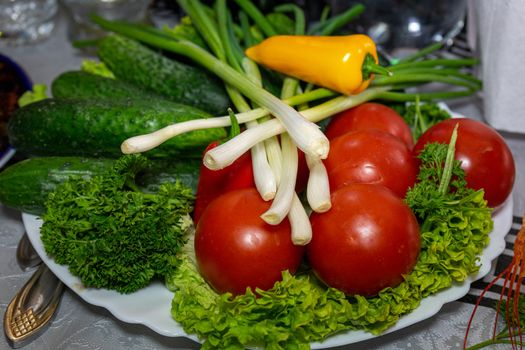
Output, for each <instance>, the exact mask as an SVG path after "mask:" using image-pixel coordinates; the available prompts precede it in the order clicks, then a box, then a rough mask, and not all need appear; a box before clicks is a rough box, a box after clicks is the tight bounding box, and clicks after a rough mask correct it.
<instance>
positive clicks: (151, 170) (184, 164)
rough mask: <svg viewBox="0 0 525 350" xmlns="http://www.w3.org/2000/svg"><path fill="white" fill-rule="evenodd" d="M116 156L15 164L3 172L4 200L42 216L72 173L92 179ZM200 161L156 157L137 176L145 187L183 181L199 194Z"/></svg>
mask: <svg viewBox="0 0 525 350" xmlns="http://www.w3.org/2000/svg"><path fill="white" fill-rule="evenodd" d="M114 162H115V160H114V159H108V158H83V157H40V158H29V159H25V160H23V161H20V162H18V163H15V164H13V165H11V166H9V167H8V168H6V169H4V170H3V171H2V172H0V203H2V204H3V205H5V206H8V207H11V208H14V209H18V210H20V211H23V212H26V213H30V214H36V215H40V214H43V213H44V211H45V206H44V202H45V200H46V198H47V196H48V194H49V193H50V192H51V191H53V190H54V189H55V188H56V187H57V186H58V185H60V184H62V183H63V182H65V181H66V180H68V179H69V178H71V177H72V176H80V177H83V178H85V179H89V178H91V177H93V176H96V175H101V174H103V173H104V172H106V171H108V170H109V169H111V167H112V166H113V165H114ZM199 166H200V161H199V160H197V159H185V160H171V159H170V160H169V161H168V160H153V161H151V162H149V164H148V166H147V168H146V169H144V170H143V171H142V172H140V173H139V174H138V175H137V178H136V183H137V185H138V186H139V188H140V189H141V190H143V191H144V192H148V193H154V192H156V191H157V190H158V188H159V186H160V185H161V184H162V183H175V182H176V181H180V182H181V183H182V184H184V185H186V186H188V187H189V188H191V189H192V190H193V192H194V193H195V189H196V187H197V181H198V175H199Z"/></svg>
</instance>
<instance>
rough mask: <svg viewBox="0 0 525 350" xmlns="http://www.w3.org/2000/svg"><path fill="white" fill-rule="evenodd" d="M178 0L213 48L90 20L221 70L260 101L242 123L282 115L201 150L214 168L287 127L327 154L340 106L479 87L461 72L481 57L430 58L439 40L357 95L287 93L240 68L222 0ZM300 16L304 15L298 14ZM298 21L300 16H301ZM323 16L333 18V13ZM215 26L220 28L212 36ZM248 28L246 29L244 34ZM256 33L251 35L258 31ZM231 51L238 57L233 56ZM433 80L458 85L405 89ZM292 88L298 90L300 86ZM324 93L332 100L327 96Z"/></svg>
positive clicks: (167, 132)
mask: <svg viewBox="0 0 525 350" xmlns="http://www.w3.org/2000/svg"><path fill="white" fill-rule="evenodd" d="M236 1H237V3H238V5H239V7H241V9H242V10H244V11H243V12H241V14H242V15H239V18H241V19H243V21H244V25H245V26H246V21H247V17H248V18H249V19H251V20H252V21H253V22H255V23H256V25H257V27H258V28H260V30H261V31H263V32H264V33H265V35H266V36H269V35H275V30H274V29H273V28H272V27H271V25H269V23H268V21H266V20H265V18H264V16H262V15H261V14H260V12H258V10H257V9H256V7H254V6H253V4H252V3H251V2H250V1H248V0H236ZM180 3H181V5H182V7H183V8H185V10H187V13H188V14H189V15H190V18H191V20H192V23H193V24H194V26H195V27H196V29H197V30H198V31H199V32H200V33H201V35H202V34H203V33H206V35H207V37H208V35H210V36H209V39H208V45H209V47H210V48H211V50H212V51H213V52H214V53H215V54H212V53H210V52H209V51H207V50H206V49H203V48H201V47H199V46H197V45H195V44H194V43H192V42H190V41H188V40H184V39H180V38H176V37H174V36H171V35H169V34H167V33H166V32H164V31H162V30H159V29H156V28H152V27H148V26H144V25H137V24H130V23H126V22H121V21H109V20H106V19H103V18H101V17H97V16H94V17H93V18H92V19H93V21H94V22H95V23H97V24H98V25H100V26H101V27H102V28H104V29H106V30H108V31H111V32H114V33H117V34H120V35H123V36H127V37H129V38H132V39H135V40H138V41H141V42H143V43H145V44H148V45H150V46H153V47H157V48H159V49H163V50H166V51H170V52H173V53H176V54H178V55H181V56H184V57H187V58H189V59H191V60H193V61H194V62H195V63H197V64H200V65H202V66H203V67H204V68H205V69H208V70H209V71H211V72H213V73H214V74H216V75H217V76H218V77H220V78H221V79H222V80H223V81H224V82H225V84H226V85H227V86H229V87H230V88H231V89H235V90H236V92H235V94H237V95H240V93H242V95H244V96H246V97H247V98H248V99H249V100H251V101H252V103H253V105H254V106H258V107H257V108H253V109H251V110H245V109H246V108H243V110H245V111H240V113H238V114H237V118H238V121H239V123H247V122H251V121H254V120H258V119H260V118H265V117H266V118H267V116H268V115H272V116H274V117H276V118H277V119H275V118H272V119H268V118H267V119H262V120H263V121H262V122H261V123H259V124H258V125H254V127H252V128H248V129H247V130H246V131H244V132H243V133H241V134H240V135H238V136H237V137H235V138H233V139H232V140H229V141H228V142H225V143H224V144H222V145H220V146H219V147H216V148H214V149H213V150H212V151H211V152H208V153H207V154H206V156H205V157H204V164H205V165H206V166H207V167H209V168H210V169H220V168H224V167H226V166H228V165H229V164H231V163H232V162H233V161H235V159H237V157H239V156H240V155H242V154H243V153H244V152H246V151H247V150H249V149H251V148H252V147H253V146H254V145H256V144H257V143H259V142H262V141H264V140H266V139H267V138H270V137H273V136H276V135H279V134H281V133H283V132H287V133H288V134H289V135H290V136H291V137H292V139H293V140H294V142H295V144H296V145H297V146H298V147H299V148H300V149H301V150H302V151H303V152H305V154H306V155H309V156H310V157H317V158H324V157H326V156H327V154H328V150H329V144H328V142H327V139H326V138H325V137H324V135H319V134H320V133H321V134H322V132H321V131H320V129H319V127H318V126H317V125H316V124H315V123H317V122H319V121H322V120H324V119H326V118H329V117H331V116H333V115H334V114H336V113H339V112H341V111H344V110H346V109H348V108H352V107H355V106H357V105H359V104H362V103H364V102H367V101H371V100H383V101H394V102H407V101H408V102H411V101H414V100H415V98H416V97H417V98H419V99H420V100H421V101H431V100H435V99H449V98H458V97H463V96H469V95H471V94H473V93H474V92H475V91H478V90H479V89H480V87H481V82H480V81H479V80H478V79H476V78H474V77H473V76H471V75H469V74H466V73H464V72H462V68H464V67H469V66H472V65H475V64H477V63H478V61H477V60H474V59H427V58H426V57H427V55H429V54H431V53H432V52H433V51H435V50H437V49H439V47H440V46H439V45H432V46H431V47H429V48H424V49H422V50H421V51H420V53H419V54H416V55H414V56H412V57H409V58H407V59H406V60H400V61H399V62H398V63H397V64H393V65H390V66H388V67H386V68H387V69H388V70H389V71H390V72H392V73H393V75H391V76H388V75H387V76H375V78H374V80H373V81H372V84H371V86H370V87H369V88H368V89H367V90H365V91H363V92H362V93H360V94H357V95H352V96H344V95H340V94H337V93H335V92H333V91H329V90H327V89H324V88H317V89H314V90H312V91H308V92H307V93H304V94H300V95H295V96H293V97H290V98H288V99H284V100H282V99H279V98H277V97H276V96H274V95H272V94H271V93H270V92H268V91H267V90H265V89H264V88H262V87H261V86H259V85H258V84H256V83H254V82H253V81H252V79H250V77H249V76H247V74H245V73H243V72H242V71H241V70H239V67H238V61H239V57H242V58H244V55H243V52H242V50H241V49H239V43H238V42H237V40H236V38H235V34H234V33H232V32H233V30H232V29H231V28H230V29H229V30H228V29H227V28H223V26H217V23H218V20H220V21H221V23H224V18H223V19H222V20H221V16H226V18H227V21H230V20H231V18H232V16H231V14H229V13H228V12H226V14H225V13H224V11H226V10H225V4H221V2H220V1H219V2H217V4H216V7H217V8H218V9H219V10H220V11H222V12H217V14H218V15H217V16H216V17H215V18H212V17H211V16H208V15H203V13H205V11H206V9H205V7H204V5H202V6H201V5H200V2H199V1H180ZM254 9H255V10H254ZM284 9H285V10H288V11H289V10H290V8H286V7H285V8H284ZM281 10H282V8H281ZM221 13H222V14H221ZM298 21H299V22H300V21H301V19H299V20H298ZM298 21H297V20H296V23H297V22H298ZM325 22H328V20H327V21H325ZM241 25H242V23H241ZM338 26H339V25H338ZM217 28H219V29H220V30H218V31H216V30H215V29H217ZM323 28H324V29H323V30H322V32H323V33H330V31H329V30H328V29H326V28H330V26H328V25H326V26H325V27H323ZM332 28H337V26H332ZM243 32H244V31H243ZM211 33H215V34H213V35H212V34H211ZM246 35H249V34H248V33H247V34H246ZM251 40H252V41H251V42H253V38H251ZM247 42H250V40H249V39H248V40H247ZM232 57H237V58H236V59H231V58H232ZM436 82H437V83H441V84H444V85H446V86H449V87H454V88H455V89H451V90H449V89H447V90H446V91H442V90H440V91H429V92H406V91H405V89H407V88H409V87H419V86H422V85H424V84H427V83H436ZM297 83H298V82H297ZM295 91H296V92H297V91H299V90H298V89H296V90H295ZM326 98H330V99H329V100H327V101H326ZM321 99H322V100H323V101H324V102H322V103H320V104H317V105H316V106H314V107H311V108H307V109H304V110H301V112H300V113H299V112H298V111H297V110H296V109H295V108H293V106H296V105H300V104H305V103H311V102H314V101H315V102H318V101H319V100H321ZM239 100H240V98H239ZM229 120H230V119H229V117H228V116H224V117H219V118H211V119H209V120H195V121H191V122H185V123H181V125H174V126H169V127H167V128H164V129H162V130H159V131H158V132H155V133H152V134H148V135H140V136H138V137H135V138H131V139H128V140H126V141H125V142H124V144H123V145H122V149H123V151H124V152H125V153H135V152H144V151H146V150H148V149H151V147H156V145H158V144H160V143H162V142H164V141H166V140H167V139H169V138H170V137H174V136H176V135H178V134H180V133H182V132H188V131H191V130H197V129H203V128H209V127H217V126H228V125H229Z"/></svg>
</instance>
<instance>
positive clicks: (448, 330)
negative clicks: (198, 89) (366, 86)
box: [0, 13, 525, 350]
mask: <svg viewBox="0 0 525 350" xmlns="http://www.w3.org/2000/svg"><path fill="white" fill-rule="evenodd" d="M66 32H67V25H66V20H65V18H64V16H63V14H62V13H60V16H59V18H58V23H57V27H56V29H55V32H54V35H53V36H52V37H51V38H49V39H47V40H46V41H44V42H42V43H39V44H32V45H26V46H18V47H9V46H6V45H4V44H2V43H0V53H2V54H4V55H7V56H9V57H11V58H12V59H14V60H15V61H17V62H18V63H20V64H21V65H22V67H23V68H24V69H25V70H26V71H27V73H28V74H29V75H30V77H31V79H32V81H33V82H34V83H44V84H47V85H49V84H50V82H51V81H52V79H53V78H54V77H56V76H57V75H58V74H60V73H61V72H63V71H67V70H75V69H78V68H79V67H80V64H81V62H82V60H83V59H85V58H88V57H89V56H87V55H86V54H84V53H82V52H80V51H78V50H76V49H74V48H72V47H71V45H70V43H69V42H68V41H67V33H66ZM447 103H448V105H449V106H450V107H451V109H452V110H454V111H456V112H458V113H461V114H463V115H466V116H469V117H472V118H476V119H483V112H482V109H481V107H480V105H481V104H480V103H479V101H478V100H477V98H476V97H473V98H468V99H463V100H458V101H453V102H447ZM502 135H503V136H504V137H505V139H506V141H507V143H508V145H509V146H510V148H511V150H512V152H513V155H514V158H515V162H516V168H517V178H516V184H515V190H514V192H513V201H514V212H513V214H514V215H515V216H519V217H521V216H523V214H524V213H525V179H524V175H523V169H525V135H523V134H510V133H503V132H502ZM23 232H24V227H23V224H22V222H21V216H20V213H19V212H18V211H14V210H11V209H9V208H6V207H3V206H1V205H0V311H1V312H2V314H3V313H4V312H5V309H6V307H7V305H8V303H9V302H10V300H11V298H12V297H13V295H14V294H15V293H16V292H17V291H18V290H19V289H20V288H21V287H22V286H23V284H24V283H25V282H26V281H27V280H28V279H29V277H30V276H31V273H32V272H23V271H22V270H21V269H20V267H19V266H18V265H17V263H16V260H15V252H16V246H17V244H18V241H19V239H20V237H21V236H22V234H23ZM472 308H473V305H472V304H468V303H463V302H459V301H455V302H451V303H448V304H445V305H444V306H443V308H442V309H441V310H440V312H439V313H437V314H436V315H435V316H433V317H431V318H429V319H427V320H425V321H422V322H419V323H417V324H415V325H412V326H409V327H407V328H404V329H402V330H399V331H396V332H393V333H390V334H386V335H383V336H380V337H377V338H374V339H371V340H367V341H364V342H360V343H356V344H351V345H347V346H341V347H337V348H333V349H339V350H341V349H348V350H353V349H356V350H357V349H363V348H366V349H389V350H390V349H392V350H393V349H458V348H461V346H462V344H463V335H464V332H465V329H466V325H467V320H468V318H469V317H470V314H471V312H472ZM476 315H477V322H476V324H475V325H474V328H473V329H472V330H471V333H470V336H469V339H470V340H471V342H472V343H476V342H478V341H481V340H485V339H487V337H488V336H489V335H490V331H491V325H492V322H493V317H494V311H493V310H492V309H490V308H486V307H481V308H480V309H479V310H478V312H477V314H476ZM199 347H200V345H199V344H198V343H195V342H193V341H191V340H188V339H186V338H169V337H164V336H161V335H159V334H156V333H155V332H153V331H152V330H150V329H148V328H147V327H145V326H142V325H135V324H127V323H124V322H122V321H120V320H118V319H116V318H115V317H113V316H112V315H111V314H110V313H109V312H108V311H107V310H105V309H103V308H100V307H97V306H93V305H90V304H87V303H86V302H84V301H83V300H82V299H81V298H80V297H78V296H77V295H76V294H75V293H74V292H72V291H70V290H66V291H65V293H64V295H63V297H62V300H61V303H60V306H59V309H58V312H57V315H56V318H55V319H54V320H53V323H52V325H51V326H50V327H49V329H48V330H47V331H46V332H45V333H44V334H42V335H41V336H40V337H38V338H37V339H35V340H34V341H33V342H32V343H30V344H28V345H26V346H25V347H24V348H25V349H39V350H45V349H53V350H54V349H130V350H131V349H144V350H147V349H198V348H199ZM497 348H499V347H493V348H492V349H497ZM501 348H502V349H503V348H506V347H501ZM0 349H10V346H9V345H8V343H7V341H6V340H5V338H4V339H1V340H0Z"/></svg>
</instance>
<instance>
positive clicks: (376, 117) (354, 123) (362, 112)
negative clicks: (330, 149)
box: [325, 102, 414, 149]
mask: <svg viewBox="0 0 525 350" xmlns="http://www.w3.org/2000/svg"><path fill="white" fill-rule="evenodd" d="M368 129H376V130H381V131H384V132H386V133H389V134H391V135H394V136H396V137H399V138H400V139H401V140H403V142H404V143H405V144H406V145H407V147H408V148H409V149H412V148H413V147H414V138H413V137H412V132H411V130H410V126H409V125H408V124H407V123H406V122H405V120H404V119H403V118H402V117H401V116H400V115H399V114H398V113H397V112H396V111H395V110H394V109H392V108H390V107H388V106H385V105H383V104H380V103H375V102H366V103H363V104H360V105H359V106H357V107H354V108H350V109H347V110H346V111H343V112H341V113H339V114H337V115H335V116H334V117H333V118H332V119H331V120H330V123H329V124H328V126H327V127H326V131H325V134H326V137H328V139H330V140H331V139H333V138H335V137H337V136H341V135H343V134H345V133H347V132H349V131H355V130H368Z"/></svg>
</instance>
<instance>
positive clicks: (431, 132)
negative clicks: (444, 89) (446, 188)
mask: <svg viewBox="0 0 525 350" xmlns="http://www.w3.org/2000/svg"><path fill="white" fill-rule="evenodd" d="M456 124H458V136H457V140H456V157H455V158H456V159H457V160H459V161H461V167H462V168H463V170H465V180H466V181H467V185H468V186H469V187H470V188H473V189H475V190H478V189H483V190H484V191H485V199H486V200H487V202H488V205H489V207H492V208H495V207H498V206H499V205H501V204H502V203H503V202H505V200H506V199H507V198H508V197H509V195H510V193H511V192H512V187H513V186H514V180H515V174H516V169H515V164H514V158H513V156H512V153H511V151H510V149H509V147H508V146H507V144H506V143H505V140H504V139H503V137H501V135H500V134H498V132H497V131H496V130H494V129H493V128H491V127H490V126H488V125H487V124H485V123H483V122H481V121H477V120H473V119H469V118H453V119H447V120H444V121H442V122H440V123H438V124H436V125H434V126H432V127H431V128H430V129H428V130H427V131H426V132H425V133H424V134H423V135H421V137H420V138H419V140H418V141H417V143H416V145H415V147H414V153H415V154H416V155H417V154H419V153H420V152H421V151H422V150H423V148H424V145H425V144H427V143H429V142H438V143H445V144H448V143H449V142H450V137H451V135H452V131H453V129H454V126H455V125H456Z"/></svg>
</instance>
